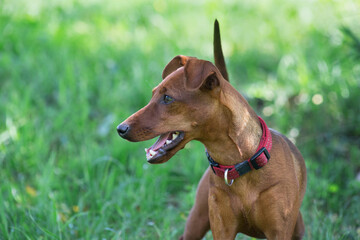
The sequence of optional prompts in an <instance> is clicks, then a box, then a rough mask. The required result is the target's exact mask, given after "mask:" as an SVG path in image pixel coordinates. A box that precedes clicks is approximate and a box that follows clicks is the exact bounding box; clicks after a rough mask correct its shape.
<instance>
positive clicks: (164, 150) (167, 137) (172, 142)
mask: <svg viewBox="0 0 360 240" xmlns="http://www.w3.org/2000/svg"><path fill="white" fill-rule="evenodd" d="M184 136H185V134H184V132H181V131H176V132H167V133H164V134H161V135H160V137H159V138H158V140H157V141H156V142H155V143H154V144H153V145H152V146H151V147H149V148H145V152H146V159H147V161H148V162H149V163H162V162H165V161H167V160H168V159H170V157H171V156H169V157H168V158H166V157H165V156H166V155H168V153H170V152H173V151H171V150H173V149H174V148H176V147H177V146H178V145H179V143H180V142H181V141H182V140H183V139H184ZM174 154H175V153H172V154H171V155H174Z"/></svg>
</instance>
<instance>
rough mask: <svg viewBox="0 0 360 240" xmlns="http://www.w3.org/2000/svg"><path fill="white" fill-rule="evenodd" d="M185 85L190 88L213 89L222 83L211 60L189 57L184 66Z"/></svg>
mask: <svg viewBox="0 0 360 240" xmlns="http://www.w3.org/2000/svg"><path fill="white" fill-rule="evenodd" d="M184 72H185V86H186V88H188V89H199V88H202V89H207V90H212V89H214V88H216V87H217V86H219V85H220V81H219V78H218V74H219V73H218V71H217V70H216V67H215V66H214V65H213V64H212V63H211V62H209V61H204V60H199V59H189V60H188V61H187V63H186V65H185V68H184Z"/></svg>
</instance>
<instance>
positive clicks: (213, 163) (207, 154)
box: [205, 151, 219, 174]
mask: <svg viewBox="0 0 360 240" xmlns="http://www.w3.org/2000/svg"><path fill="white" fill-rule="evenodd" d="M205 153H206V156H207V159H208V161H209V164H210V167H211V169H212V170H213V172H214V173H215V170H214V167H218V166H219V164H218V163H217V162H215V160H214V159H213V158H212V157H211V156H210V154H209V153H208V151H205ZM215 174H216V173H215Z"/></svg>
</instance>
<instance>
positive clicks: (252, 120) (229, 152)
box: [202, 84, 262, 165]
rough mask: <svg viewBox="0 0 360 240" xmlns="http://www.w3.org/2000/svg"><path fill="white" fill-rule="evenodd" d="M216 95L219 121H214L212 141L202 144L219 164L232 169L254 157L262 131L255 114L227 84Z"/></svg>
mask: <svg viewBox="0 0 360 240" xmlns="http://www.w3.org/2000/svg"><path fill="white" fill-rule="evenodd" d="M220 95H221V96H220V106H221V109H222V112H220V114H222V115H223V117H218V118H217V119H219V122H217V123H215V124H216V130H217V131H215V134H214V137H212V138H209V139H206V140H204V141H202V142H203V144H204V145H205V147H206V148H207V151H208V152H209V154H210V155H211V156H212V157H213V158H214V160H215V161H217V162H218V163H219V164H222V165H233V164H236V163H239V162H242V161H244V160H246V159H248V158H250V157H251V156H253V155H254V154H255V152H256V149H257V147H258V145H259V142H260V138H261V136H262V128H261V125H260V122H259V119H258V116H257V114H256V113H255V111H254V110H253V109H252V108H251V107H250V105H249V104H248V102H247V101H246V100H245V99H244V97H243V96H242V95H241V94H240V93H239V92H237V91H236V90H235V89H234V88H233V87H231V86H230V84H228V85H227V84H226V85H225V86H223V90H222V92H221V94H220ZM224 153H225V154H224Z"/></svg>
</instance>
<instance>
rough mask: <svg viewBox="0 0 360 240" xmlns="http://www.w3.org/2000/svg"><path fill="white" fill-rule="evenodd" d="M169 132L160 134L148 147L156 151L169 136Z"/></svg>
mask: <svg viewBox="0 0 360 240" xmlns="http://www.w3.org/2000/svg"><path fill="white" fill-rule="evenodd" d="M170 134H171V132H169V133H165V134H163V135H160V137H159V139H158V140H157V141H156V142H155V143H154V145H152V146H151V147H150V148H149V149H151V150H154V151H156V150H158V149H159V148H161V147H162V146H163V145H164V144H165V142H166V140H167V139H168V138H169V136H170Z"/></svg>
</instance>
